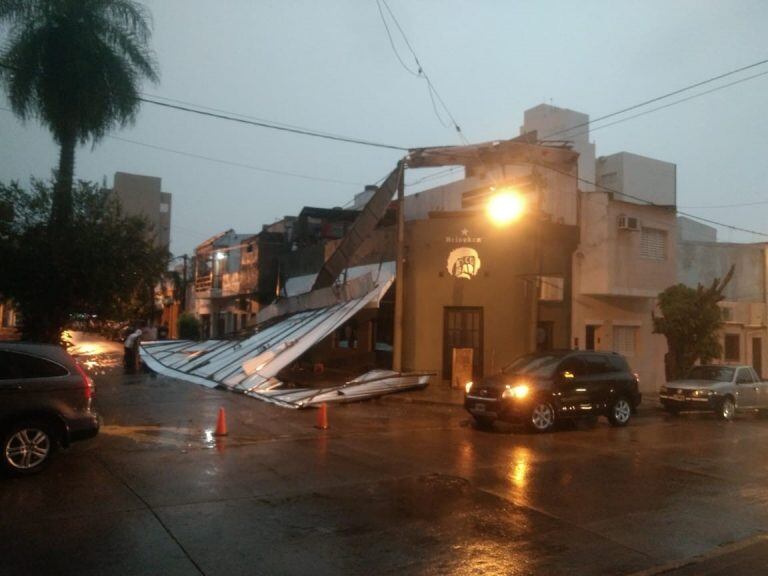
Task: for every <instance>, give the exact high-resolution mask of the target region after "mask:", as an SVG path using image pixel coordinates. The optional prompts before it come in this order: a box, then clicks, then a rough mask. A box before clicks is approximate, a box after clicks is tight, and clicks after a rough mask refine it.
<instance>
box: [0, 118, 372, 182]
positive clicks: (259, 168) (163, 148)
mask: <svg viewBox="0 0 768 576" xmlns="http://www.w3.org/2000/svg"><path fill="white" fill-rule="evenodd" d="M0 110H2V111H4V112H11V113H12V112H13V110H11V109H10V108H5V107H2V106H0ZM107 138H109V139H110V140H116V141H118V142H125V143H127V144H133V145H134V146H142V147H144V148H151V149H152V150H161V151H163V152H168V153H170V154H177V155H179V156H186V157H188V158H195V159H196V160H205V161H207V162H214V163H217V164H224V165H225V166H235V167H237V168H245V169H247V170H255V171H257V172H265V173H267V174H276V175H278V176H288V177H291V178H301V179H303V180H312V181H315V182H330V183H332V184H343V185H345V186H364V184H363V183H362V182H352V181H350V180H338V179H335V178H323V177H321V176H310V175H308V174H301V173H299V172H288V171H284V170H275V169H272V168H264V167H262V166H254V165H253V164H245V163H243V162H233V161H231V160H223V159H222V158H214V157H212V156H205V155H203V154H195V153H194V152H186V151H184V150H177V149H175V148H168V147H166V146H158V145H156V144H148V143H146V142H140V141H138V140H131V139H129V138H122V137H120V136H111V135H110V136H107Z"/></svg>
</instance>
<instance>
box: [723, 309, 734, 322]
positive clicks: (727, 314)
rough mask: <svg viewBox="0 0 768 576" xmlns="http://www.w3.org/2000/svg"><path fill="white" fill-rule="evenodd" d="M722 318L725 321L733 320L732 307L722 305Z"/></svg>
mask: <svg viewBox="0 0 768 576" xmlns="http://www.w3.org/2000/svg"><path fill="white" fill-rule="evenodd" d="M720 318H722V320H723V322H729V321H731V320H733V310H732V309H730V308H726V307H725V306H721V307H720Z"/></svg>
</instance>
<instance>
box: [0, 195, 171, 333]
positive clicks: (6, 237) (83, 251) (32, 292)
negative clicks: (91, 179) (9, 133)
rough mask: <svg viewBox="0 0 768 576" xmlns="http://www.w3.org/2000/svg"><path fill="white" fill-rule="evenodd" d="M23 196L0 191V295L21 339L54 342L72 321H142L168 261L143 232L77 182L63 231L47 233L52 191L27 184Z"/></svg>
mask: <svg viewBox="0 0 768 576" xmlns="http://www.w3.org/2000/svg"><path fill="white" fill-rule="evenodd" d="M31 188H32V189H31V191H26V190H24V189H22V188H21V187H20V186H19V185H18V184H16V183H11V184H10V185H5V184H2V183H0V270H2V274H0V293H2V294H3V295H4V296H5V297H10V298H12V299H13V301H14V302H15V304H16V306H17V308H18V310H19V312H20V313H21V316H22V322H23V327H22V337H23V338H25V339H34V340H40V341H45V342H58V341H59V337H60V334H61V330H62V328H63V327H64V326H65V324H66V323H67V321H68V319H69V317H70V315H71V314H75V313H90V314H97V315H99V317H101V318H109V319H114V320H128V319H134V318H138V317H143V318H148V317H149V316H150V315H151V314H152V313H153V304H154V302H153V292H154V287H155V285H156V284H157V282H158V281H159V279H160V276H161V274H162V273H163V271H164V269H165V264H166V262H167V261H168V254H167V251H166V250H164V249H160V248H157V247H156V246H155V244H154V242H153V236H152V231H151V229H150V225H149V224H148V223H147V222H146V221H145V220H143V219H141V218H137V217H127V216H124V215H123V214H122V213H121V211H120V206H119V204H118V203H117V201H116V200H115V199H114V197H113V196H111V195H110V194H109V193H107V192H105V191H103V190H101V189H99V187H98V186H97V185H95V184H90V183H87V182H78V183H77V185H76V186H75V188H74V190H73V203H72V207H73V210H72V220H71V225H68V226H66V227H61V226H54V225H52V224H51V222H50V214H51V210H52V209H53V201H52V197H53V192H52V185H51V184H46V183H44V182H42V181H39V180H33V181H32V187H31Z"/></svg>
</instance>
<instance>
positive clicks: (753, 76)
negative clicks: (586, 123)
mask: <svg viewBox="0 0 768 576" xmlns="http://www.w3.org/2000/svg"><path fill="white" fill-rule="evenodd" d="M766 75H768V70H767V71H765V72H760V73H759V74H753V75H752V76H747V77H746V78H740V79H739V80H735V81H733V82H729V83H727V84H723V85H722V86H717V87H715V88H711V89H709V90H705V91H704V92H699V93H697V94H693V95H692V96H687V97H685V98H681V99H680V100H675V101H674V102H670V103H669V104H664V105H663V106H657V107H656V108H651V109H650V110H644V111H642V112H639V113H637V114H633V115H632V116H627V117H626V118H620V119H619V120H615V121H614V122H609V123H608V124H603V125H601V126H597V127H596V128H591V129H590V128H587V129H586V130H583V131H581V132H577V133H576V134H571V135H570V136H568V137H569V138H576V137H577V136H581V135H582V134H589V133H590V131H591V132H597V131H598V130H602V129H603V128H608V127H610V126H615V125H616V124H621V123H623V122H627V121H629V120H633V119H635V118H639V117H641V116H645V115H646V114H651V113H653V112H658V111H659V110H664V109H665V108H671V107H672V106H676V105H678V104H682V103H683V102H688V101H689V100H695V99H696V98H700V97H701V96H706V95H707V94H712V93H713V92H719V91H720V90H725V89H726V88H730V87H731V86H735V85H737V84H741V83H743V82H748V81H750V80H754V79H755V78H760V77H761V76H766Z"/></svg>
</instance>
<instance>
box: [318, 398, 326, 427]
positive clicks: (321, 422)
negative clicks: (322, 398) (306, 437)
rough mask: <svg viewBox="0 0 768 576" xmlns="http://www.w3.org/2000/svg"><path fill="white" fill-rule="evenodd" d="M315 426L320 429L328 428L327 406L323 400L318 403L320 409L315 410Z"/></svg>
mask: <svg viewBox="0 0 768 576" xmlns="http://www.w3.org/2000/svg"><path fill="white" fill-rule="evenodd" d="M315 428H319V429H320V430H328V406H326V404H325V402H323V403H322V404H320V410H318V412H317V424H316V425H315Z"/></svg>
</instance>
